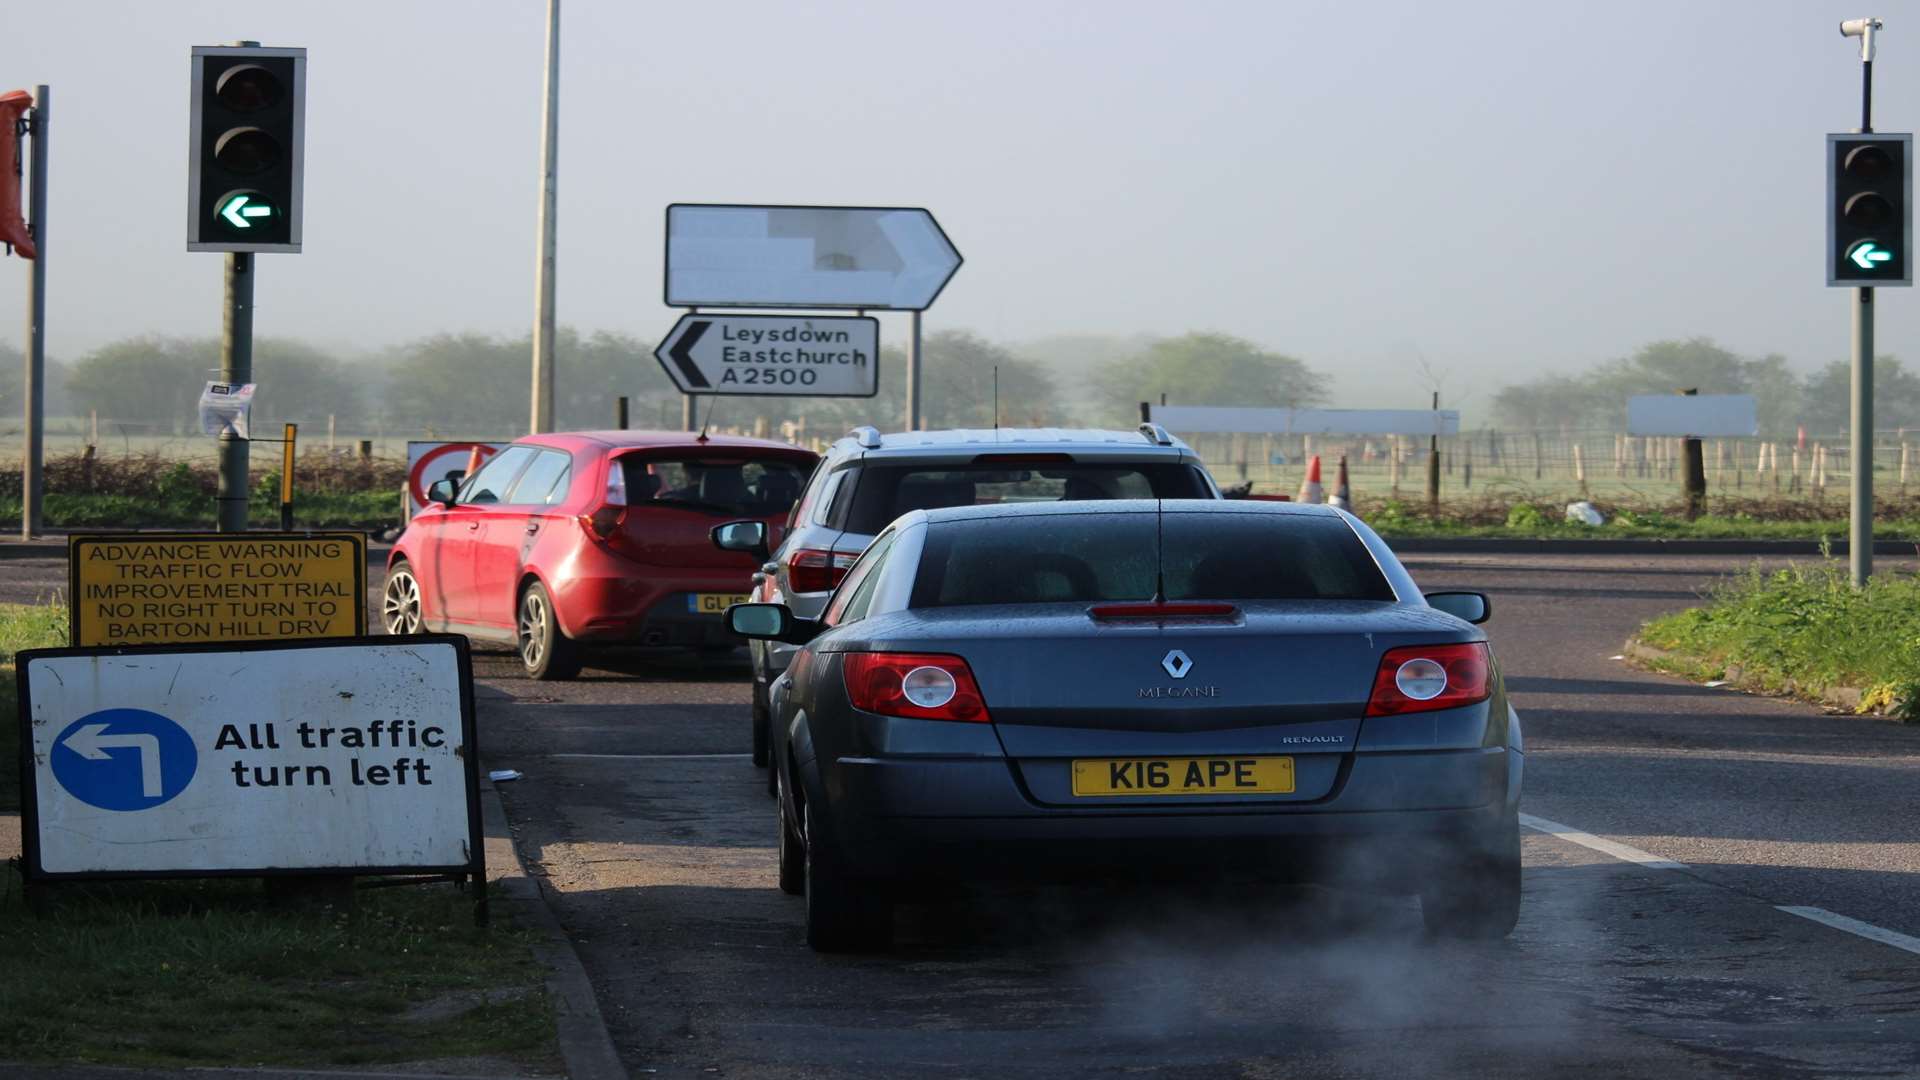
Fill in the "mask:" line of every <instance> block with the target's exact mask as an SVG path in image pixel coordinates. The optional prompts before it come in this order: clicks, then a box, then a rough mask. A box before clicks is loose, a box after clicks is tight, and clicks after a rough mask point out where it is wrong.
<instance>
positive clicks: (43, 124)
mask: <svg viewBox="0 0 1920 1080" xmlns="http://www.w3.org/2000/svg"><path fill="white" fill-rule="evenodd" d="M50 97H51V94H50V92H49V91H48V89H47V86H46V84H45V83H41V84H40V85H39V86H36V87H34V90H33V108H32V109H31V110H29V111H28V113H27V115H26V116H25V117H23V118H22V121H21V124H20V130H21V131H23V132H25V133H26V134H27V135H28V136H29V137H31V138H32V140H33V156H32V157H31V158H30V159H29V161H28V165H27V182H28V184H29V185H30V190H29V192H28V196H27V198H28V209H27V220H28V222H29V224H30V228H29V230H28V235H27V236H26V237H14V236H11V234H10V233H9V234H8V235H9V238H10V239H12V240H14V241H18V240H22V239H27V240H30V241H31V242H30V244H28V245H21V246H20V250H21V253H22V254H24V255H26V256H28V257H29V258H31V259H32V260H33V267H32V269H31V270H30V271H29V276H28V278H27V355H26V373H25V385H24V387H23V389H24V390H25V391H26V392H25V394H24V395H22V396H23V397H24V398H25V399H26V400H25V405H26V417H25V420H26V432H27V443H26V446H25V448H24V449H23V450H22V452H21V460H20V539H22V540H31V539H33V538H34V537H35V536H37V535H39V533H40V515H41V496H42V495H43V494H44V493H45V489H46V475H45V472H44V470H43V469H42V467H41V465H42V459H43V456H44V452H45V444H44V442H43V439H44V435H45V431H46V400H47V387H46V383H47V133H48V119H47V118H48V116H49V109H48V104H49V98H50ZM0 116H4V117H7V118H8V119H9V120H11V116H12V114H11V111H10V110H0ZM8 135H9V136H10V137H9V138H8V140H7V144H8V145H11V146H14V147H16V148H17V147H18V145H19V141H18V139H17V137H13V136H15V133H14V132H8ZM12 167H13V163H12V162H0V168H6V169H9V170H11V169H12ZM16 191H17V188H16ZM14 209H15V208H14V207H11V206H10V207H8V208H7V210H8V212H9V213H10V214H11V213H12V212H13V210H14Z"/></svg>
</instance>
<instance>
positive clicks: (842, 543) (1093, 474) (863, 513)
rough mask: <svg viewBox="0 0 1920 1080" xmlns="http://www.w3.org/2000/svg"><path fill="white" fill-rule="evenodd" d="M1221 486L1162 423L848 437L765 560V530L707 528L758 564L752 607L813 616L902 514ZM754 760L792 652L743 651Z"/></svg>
mask: <svg viewBox="0 0 1920 1080" xmlns="http://www.w3.org/2000/svg"><path fill="white" fill-rule="evenodd" d="M1218 498H1220V488H1219V486H1218V485H1217V484H1215V483H1214V482H1213V477H1212V476H1210V475H1208V473H1207V469H1206V466H1205V465H1203V464H1201V462H1200V457H1199V455H1198V454H1196V453H1194V451H1193V448H1192V447H1190V446H1188V445H1187V444H1186V443H1184V442H1181V441H1180V440H1179V439H1176V438H1174V437H1173V436H1172V435H1170V434H1168V433H1167V431H1166V429H1165V428H1162V427H1161V426H1160V425H1158V424H1142V425H1140V427H1139V429H1138V430H1135V431H1099V430H1071V429H1062V428H999V429H996V430H982V429H962V430H954V431H909V432H900V433H897V434H890V435H882V434H880V432H879V431H877V430H876V429H874V428H871V427H859V428H855V429H853V431H852V432H850V433H849V434H848V435H847V436H846V437H845V438H843V439H841V440H840V441H838V442H836V443H834V444H833V446H832V448H830V449H829V450H828V451H827V453H826V456H825V457H823V458H822V459H821V461H820V464H819V465H818V466H817V467H816V468H815V469H814V472H813V477H812V479H810V480H809V481H808V482H807V489H806V492H805V493H804V494H802V495H801V497H800V501H799V502H798V503H795V504H794V508H793V512H792V514H791V515H790V516H789V517H788V518H787V527H786V532H785V535H784V536H783V537H782V538H781V539H780V544H779V546H778V547H777V548H775V549H773V550H772V551H771V552H769V551H768V550H767V534H766V527H765V525H764V524H763V523H761V522H757V521H742V522H731V523H729V524H726V525H722V526H720V527H718V528H716V529H714V530H713V537H714V543H715V544H716V545H718V546H720V547H721V548H723V549H725V550H730V551H749V552H754V553H755V554H757V555H759V556H761V557H762V558H763V560H764V561H765V565H764V566H762V567H761V572H760V574H758V575H756V576H755V578H754V583H755V588H754V596H753V598H754V599H755V600H759V601H765V602H768V603H778V604H785V605H787V606H788V607H790V608H792V609H793V613H794V614H795V615H798V616H800V617H802V618H809V619H810V618H814V617H817V616H818V615H819V614H820V612H821V611H822V610H823V609H824V608H825V607H826V605H827V600H828V598H830V597H831V596H832V595H833V589H834V586H836V585H838V584H839V583H840V579H841V577H842V576H844V575H845V574H846V572H847V569H848V568H849V567H851V566H852V565H853V564H854V561H855V560H857V559H858V558H859V557H860V553H861V552H863V551H865V550H866V549H867V545H868V544H869V543H871V542H872V541H873V538H874V536H875V535H876V534H878V533H879V532H880V530H882V529H884V528H886V526H887V524H888V523H889V522H891V521H892V520H893V519H894V518H897V517H899V516H900V515H902V514H904V513H907V512H908V511H910V510H936V509H939V508H941V507H945V506H971V505H975V504H980V503H1013V502H1057V501H1068V500H1075V501H1077V500H1084V499H1218ZM751 651H752V656H753V763H754V764H755V765H765V764H766V763H767V702H768V699H769V692H770V690H771V688H772V686H773V682H774V680H775V679H778V678H779V677H780V675H781V673H782V672H784V671H785V670H786V669H787V662H788V661H789V660H790V659H792V657H793V654H794V652H796V651H797V647H796V646H793V645H785V644H779V643H776V642H768V641H754V642H752V643H751Z"/></svg>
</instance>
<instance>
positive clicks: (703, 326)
mask: <svg viewBox="0 0 1920 1080" xmlns="http://www.w3.org/2000/svg"><path fill="white" fill-rule="evenodd" d="M712 325H713V324H712V323H710V322H705V321H699V322H690V323H688V324H687V332H686V334H685V335H684V336H682V337H681V338H680V340H679V341H677V342H674V345H673V348H671V349H668V350H667V355H668V356H671V357H673V362H674V363H676V364H678V365H680V374H682V375H685V376H686V377H687V385H688V386H693V387H700V388H705V387H709V386H712V385H713V384H712V383H710V382H708V381H707V377H706V375H704V374H702V373H701V371H700V365H698V364H696V363H694V362H693V346H694V345H695V343H697V342H698V341H699V340H700V335H702V334H704V333H706V332H707V327H709V326H712Z"/></svg>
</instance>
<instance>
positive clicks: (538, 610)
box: [515, 581, 580, 680]
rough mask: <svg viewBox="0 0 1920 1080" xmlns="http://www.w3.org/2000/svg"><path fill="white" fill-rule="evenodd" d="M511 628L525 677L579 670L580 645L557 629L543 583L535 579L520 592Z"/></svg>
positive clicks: (544, 677) (555, 675)
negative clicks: (513, 624) (513, 629)
mask: <svg viewBox="0 0 1920 1080" xmlns="http://www.w3.org/2000/svg"><path fill="white" fill-rule="evenodd" d="M515 629H516V633H515V639H516V641H517V642H518V644H519V648H520V663H521V665H522V666H524V667H525V668H526V670H527V677H528V678H531V679H541V680H553V679H571V678H573V677H574V676H575V675H578V674H580V646H579V645H578V644H576V643H575V642H574V640H573V639H572V638H570V637H568V636H567V635H566V634H564V633H562V632H561V630H560V618H559V616H558V615H556V614H555V613H554V610H553V597H552V596H551V595H549V594H548V592H547V587H546V586H545V585H542V584H541V583H540V582H538V581H535V582H532V583H530V584H529V585H528V586H527V587H526V589H525V590H523V591H522V592H521V593H520V610H519V613H518V615H517V616H516V618H515Z"/></svg>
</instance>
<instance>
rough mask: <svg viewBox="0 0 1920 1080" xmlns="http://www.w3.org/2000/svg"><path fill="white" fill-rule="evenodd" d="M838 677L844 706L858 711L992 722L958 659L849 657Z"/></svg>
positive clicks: (883, 655) (969, 670) (976, 686)
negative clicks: (844, 687)
mask: <svg viewBox="0 0 1920 1080" xmlns="http://www.w3.org/2000/svg"><path fill="white" fill-rule="evenodd" d="M842 676H843V677H844V678H845V679H846V683H847V700H848V702H849V703H851V704H852V705H853V707H854V708H856V709H859V710H860V711H861V712H870V713H879V714H880V715H881V716H900V717H906V718H908V719H912V720H960V721H965V722H968V723H975V724H985V723H988V722H989V721H990V720H991V718H990V717H989V716H987V702H986V699H985V698H982V697H981V696H980V685H979V684H978V683H976V682H974V681H973V669H972V668H969V667H968V666H967V662H966V661H965V660H962V659H961V658H960V657H958V656H943V655H937V654H931V653H847V654H846V656H845V665H844V667H843V668H842Z"/></svg>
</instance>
